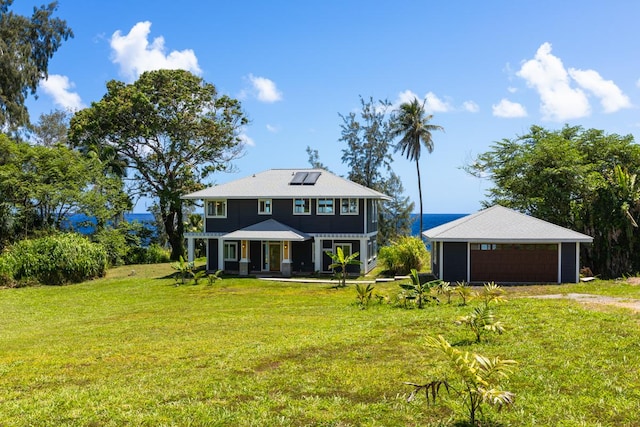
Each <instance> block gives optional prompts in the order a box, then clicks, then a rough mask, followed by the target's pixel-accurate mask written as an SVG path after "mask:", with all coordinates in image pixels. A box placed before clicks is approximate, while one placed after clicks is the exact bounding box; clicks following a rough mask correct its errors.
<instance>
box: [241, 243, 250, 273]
mask: <svg viewBox="0 0 640 427" xmlns="http://www.w3.org/2000/svg"><path fill="white" fill-rule="evenodd" d="M248 255H249V242H248V241H247V240H242V241H241V242H240V276H248V275H249V256H248Z"/></svg>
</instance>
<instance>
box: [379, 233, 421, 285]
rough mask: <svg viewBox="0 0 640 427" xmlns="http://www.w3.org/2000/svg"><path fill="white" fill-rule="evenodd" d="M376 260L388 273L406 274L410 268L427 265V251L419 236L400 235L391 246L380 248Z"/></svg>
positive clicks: (419, 268) (418, 268)
mask: <svg viewBox="0 0 640 427" xmlns="http://www.w3.org/2000/svg"><path fill="white" fill-rule="evenodd" d="M378 260H379V261H380V262H381V263H382V265H383V267H384V268H385V270H386V272H387V273H389V274H393V275H396V274H402V275H406V274H409V273H410V272H411V270H412V269H415V270H418V271H420V270H422V268H423V267H424V266H427V265H429V253H428V252H427V248H426V247H425V245H424V243H423V242H422V239H420V238H419V237H409V236H405V237H401V238H400V239H398V241H396V242H394V243H393V244H392V245H391V246H384V247H382V248H380V253H379V254H378Z"/></svg>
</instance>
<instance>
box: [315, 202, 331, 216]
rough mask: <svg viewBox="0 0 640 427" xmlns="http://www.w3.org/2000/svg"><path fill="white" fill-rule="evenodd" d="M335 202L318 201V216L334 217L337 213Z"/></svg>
mask: <svg viewBox="0 0 640 427" xmlns="http://www.w3.org/2000/svg"><path fill="white" fill-rule="evenodd" d="M333 202H334V200H333V199H318V205H317V207H316V210H317V211H318V215H333V214H334V212H335V210H334V208H333Z"/></svg>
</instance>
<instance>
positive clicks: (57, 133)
mask: <svg viewBox="0 0 640 427" xmlns="http://www.w3.org/2000/svg"><path fill="white" fill-rule="evenodd" d="M70 116H71V115H70V113H69V112H68V111H64V110H53V111H51V112H50V113H48V114H46V113H45V114H41V115H40V119H39V120H38V123H36V124H35V125H34V126H33V137H34V140H35V142H36V143H37V144H39V145H44V146H45V147H52V146H54V145H55V144H63V145H66V143H67V133H68V132H69V118H70Z"/></svg>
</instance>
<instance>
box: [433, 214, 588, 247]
mask: <svg viewBox="0 0 640 427" xmlns="http://www.w3.org/2000/svg"><path fill="white" fill-rule="evenodd" d="M422 234H423V235H424V236H425V237H426V238H427V239H429V240H431V241H442V242H447V241H448V242H487V243H493V242H513V243H527V242H530V243H534V242H536V243H557V242H591V241H593V238H592V237H590V236H587V235H586V234H582V233H578V232H576V231H573V230H569V229H568V228H564V227H560V226H559V225H555V224H552V223H550V222H547V221H543V220H541V219H538V218H534V217H531V216H528V215H525V214H522V213H520V212H516V211H514V210H513V209H509V208H505V207H503V206H499V205H495V206H492V207H490V208H488V209H484V210H481V211H478V212H476V213H474V214H471V215H468V216H465V217H462V218H459V219H457V220H455V221H451V222H448V223H446V224H442V225H439V226H437V227H434V228H431V229H429V230H426V231H424V232H423V233H422Z"/></svg>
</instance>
